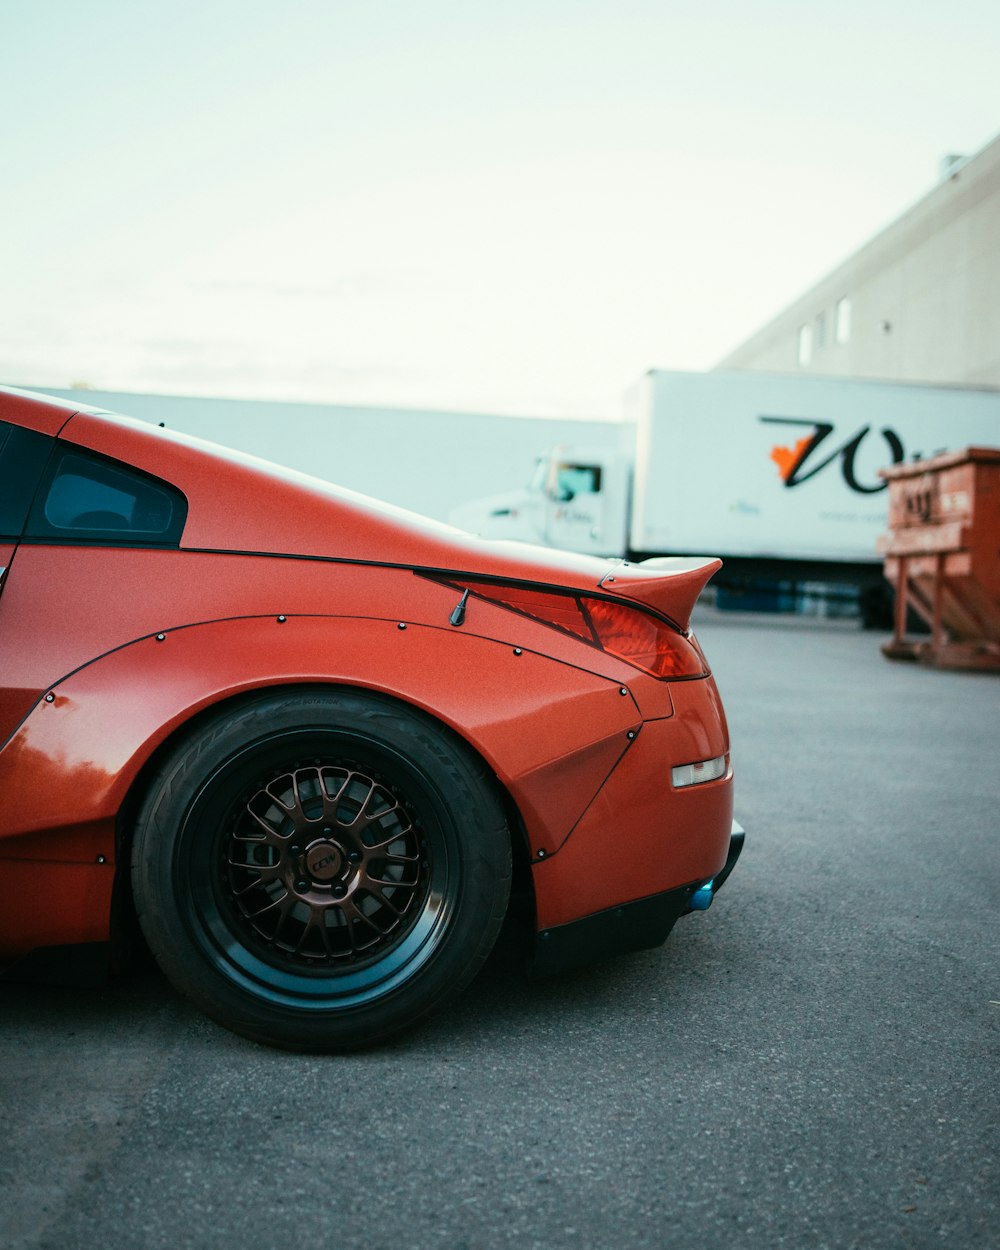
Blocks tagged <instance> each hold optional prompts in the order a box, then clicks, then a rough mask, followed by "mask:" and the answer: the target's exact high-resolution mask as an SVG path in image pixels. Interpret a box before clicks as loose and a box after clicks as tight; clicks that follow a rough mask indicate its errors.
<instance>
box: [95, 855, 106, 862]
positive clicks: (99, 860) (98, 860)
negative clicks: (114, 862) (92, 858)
mask: <svg viewBox="0 0 1000 1250" xmlns="http://www.w3.org/2000/svg"><path fill="white" fill-rule="evenodd" d="M97 862H98V863H99V864H106V863H107V862H108V861H107V858H106V857H105V856H104V855H98V857H97Z"/></svg>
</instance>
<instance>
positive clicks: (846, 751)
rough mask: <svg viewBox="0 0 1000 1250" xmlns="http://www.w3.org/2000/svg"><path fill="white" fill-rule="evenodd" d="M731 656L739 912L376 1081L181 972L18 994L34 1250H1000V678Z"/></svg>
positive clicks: (777, 630)
mask: <svg viewBox="0 0 1000 1250" xmlns="http://www.w3.org/2000/svg"><path fill="white" fill-rule="evenodd" d="M699 635H700V638H701V641H702V643H703V646H704V648H705V650H706V652H707V654H708V657H709V659H710V661H711V663H712V664H713V667H714V669H715V671H716V674H717V677H718V681H719V685H720V687H721V689H722V693H723V697H724V700H725V703H726V707H727V710H728V712H729V718H730V726H731V730H732V736H733V743H734V754H735V761H736V769H737V815H738V816H739V818H740V819H741V821H742V823H743V824H744V825H745V827H746V829H747V833H748V843H747V850H746V852H745V854H744V856H743V859H742V861H741V862H740V864H739V865H738V867H737V869H736V871H735V872H734V873H733V876H732V877H731V878H730V881H729V883H728V884H727V885H726V887H725V889H724V890H723V891H722V892H721V893H720V894H719V896H718V898H717V900H716V902H715V903H714V904H713V906H712V908H711V909H710V910H709V911H708V912H706V913H704V914H695V915H691V916H688V917H685V918H684V919H682V920H681V921H680V922H679V924H678V925H677V928H676V929H675V930H674V933H673V935H672V936H671V938H670V939H669V941H668V942H667V944H666V945H665V946H664V947H663V948H662V949H660V950H656V951H650V952H645V953H642V954H639V955H633V956H629V957H627V958H623V959H619V960H614V961H609V962H607V963H604V964H602V965H599V966H596V967H594V968H590V969H587V970H584V971H581V972H578V973H575V974H572V975H568V976H564V977H561V978H557V979H552V980H548V981H542V982H530V981H527V980H525V979H524V977H523V976H522V975H521V974H520V973H519V972H518V971H517V970H515V969H512V968H510V967H509V966H506V965H505V964H504V962H503V961H497V963H495V964H494V965H491V966H490V967H489V968H488V969H487V970H486V972H485V973H484V974H483V975H482V976H481V977H480V979H479V980H478V981H477V982H476V983H475V984H474V985H473V987H472V988H471V989H470V990H469V991H468V992H467V993H466V994H465V995H464V996H463V998H462V999H460V1000H459V1002H458V1003H457V1004H456V1005H455V1006H454V1007H453V1008H452V1009H451V1010H449V1011H448V1012H446V1013H445V1014H443V1015H441V1016H440V1017H439V1018H437V1019H435V1020H434V1021H433V1022H432V1023H431V1024H429V1025H428V1026H426V1027H424V1028H423V1029H421V1030H420V1031H419V1032H416V1033H414V1034H412V1035H411V1036H408V1037H406V1038H405V1039H404V1040H402V1041H400V1042H398V1043H396V1044H394V1045H392V1046H389V1047H382V1048H380V1049H378V1050H375V1051H372V1052H370V1053H367V1054H360V1055H355V1056H351V1057H348V1058H342V1057H341V1058H337V1057H331V1058H317V1057H309V1056H295V1055H288V1054H283V1053H279V1052H277V1051H270V1050H266V1049H264V1048H261V1047H259V1046H255V1045H253V1044H251V1043H249V1042H244V1041H242V1040H241V1039H239V1038H237V1037H234V1036H232V1035H230V1034H228V1033H226V1032H224V1031H223V1030H221V1029H218V1028H217V1027H215V1026H214V1025H212V1024H210V1023H209V1022H207V1021H206V1020H204V1019H202V1018H201V1017H200V1016H199V1015H198V1014H197V1013H196V1012H195V1011H194V1009H193V1008H191V1007H189V1006H188V1005H187V1004H186V1003H184V1002H183V1001H181V1000H180V999H179V998H177V997H176V995H175V994H174V993H173V991H172V990H171V989H170V987H169V986H168V985H167V984H166V983H165V982H164V981H163V980H162V979H161V978H160V977H159V975H158V974H157V973H156V972H155V971H151V970H146V971H144V972H141V973H138V974H134V975H132V976H130V977H128V978H125V979H122V980H119V981H117V982H115V983H113V984H112V985H110V986H109V987H108V988H107V989H104V990H99V991H70V990H57V989H42V988H37V987H30V986H23V985H15V986H6V987H4V988H3V989H2V990H0V1012H2V1021H0V1046H2V1049H3V1057H2V1065H0V1127H2V1132H0V1250H49V1248H51V1250H92V1248H93V1247H104V1248H111V1250H114V1248H116V1247H123V1248H126V1247H127V1248H128V1250H154V1248H155V1250H186V1248H188V1247H192V1248H195V1247H196V1248H199V1250H200V1248H201V1247H212V1248H213V1250H229V1248H230V1247H234V1248H235V1247H239V1250H275V1248H276V1247H284V1246H293V1247H295V1248H296V1250H310V1248H311V1247H334V1248H336V1250H355V1248H357V1250H362V1248H363V1250H390V1248H392V1250H406V1248H412V1250H424V1248H428V1250H429V1248H430V1247H442V1246H446V1247H448V1248H449V1250H492V1248H493V1247H515V1246H516V1247H518V1250H531V1248H533V1247H545V1248H546V1250H555V1248H559V1247H601V1248H603V1247H616V1248H620V1247H628V1248H630V1250H631V1248H632V1247H636V1248H645V1247H649V1248H650V1250H652V1248H656V1250H663V1248H669V1247H679V1248H687V1247H691V1248H695V1247H697V1248H698V1250H715V1248H716V1247H720V1248H721V1247H727V1248H730V1247H732V1248H734V1250H756V1248H757V1247H761V1248H763V1247H768V1248H771V1247H794V1248H795V1250H812V1248H814V1247H815V1248H819V1247H831V1248H836V1250H854V1248H856V1247H857V1248H861V1247H864V1248H866V1250H895V1248H897V1247H898V1248H900V1250H905V1248H917V1247H935V1248H942V1250H991V1248H993V1247H997V1246H1000V1168H998V1159H1000V1116H998V1106H997V1103H998V1091H1000V1064H998V1056H1000V1044H998V1043H1000V963H998V953H1000V950H998V948H1000V920H998V888H1000V815H998V812H1000V750H998V742H1000V734H998V727H1000V716H998V713H1000V677H996V676H989V675H981V674H963V673H946V672H937V671H933V670H928V669H925V668H922V667H919V666H916V665H911V664H899V663H891V662H889V661H887V660H885V659H883V658H882V656H881V654H880V652H879V646H878V644H879V642H880V641H881V637H880V636H879V635H873V634H869V633H864V632H862V631H860V630H859V629H857V628H855V627H854V626H852V625H848V624H844V623H837V622H829V623H823V622H819V623H817V622H808V621H803V620H777V619H775V618H759V617H727V616H725V615H713V614H708V613H705V614H703V616H702V619H701V620H700V622H699ZM0 905H2V899H0Z"/></svg>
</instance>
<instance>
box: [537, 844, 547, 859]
mask: <svg viewBox="0 0 1000 1250" xmlns="http://www.w3.org/2000/svg"><path fill="white" fill-rule="evenodd" d="M545 854H546V852H545V848H544V847H541V848H540V849H539V852H538V858H539V859H544V858H545Z"/></svg>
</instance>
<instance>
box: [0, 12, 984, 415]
mask: <svg viewBox="0 0 1000 1250" xmlns="http://www.w3.org/2000/svg"><path fill="white" fill-rule="evenodd" d="M0 50H2V73H0V118H2V121H0V171H2V173H0V177H2V194H0V292H2V300H0V382H6V383H10V384H14V385H21V386H30V385H38V386H41V385H50V386H67V385H70V384H72V383H75V382H80V381H84V382H89V383H90V384H92V385H93V386H95V387H98V388H103V389H112V390H137V391H154V392H164V393H175V394H189V395H217V396H230V397H253V398H276V399H303V400H317V401H321V402H327V403H351V404H358V403H360V404H374V405H387V406H406V407H436V408H450V409H458V410H481V411H493V412H505V413H524V414H535V415H567V416H602V417H613V416H616V415H618V412H619V409H620V403H621V395H622V392H623V391H624V389H625V388H626V386H627V385H628V384H629V383H630V382H632V381H633V380H634V379H635V378H637V377H638V376H639V375H640V374H641V373H642V372H643V371H645V370H646V369H648V368H652V367H657V368H679V369H703V368H709V367H711V366H712V365H713V364H714V363H715V362H716V361H717V360H718V359H719V358H720V357H721V356H723V355H724V354H725V353H726V352H727V351H729V350H730V349H731V348H732V347H734V346H735V345H736V344H737V343H739V342H740V341H741V340H742V339H744V338H746V337H748V336H749V335H750V334H751V333H752V332H753V331H754V330H755V329H757V328H758V327H759V326H760V325H761V324H762V323H763V322H765V321H767V320H768V319H769V318H770V317H771V316H773V315H774V314H775V313H777V312H778V311H780V309H781V308H782V307H784V306H785V305H786V304H788V303H789V302H790V301H791V300H792V299H793V298H795V297H796V296H797V295H799V294H800V293H801V292H802V291H803V290H805V289H807V288H808V287H809V286H810V285H811V284H812V283H813V282H814V281H815V280H817V279H818V278H820V277H821V276H822V275H823V274H824V273H825V272H827V271H828V270H829V269H831V268H832V267H833V266H834V265H835V264H837V263H838V262H839V261H841V260H842V259H844V258H845V257H846V256H848V255H849V254H850V253H851V252H853V251H854V250H855V249H856V248H857V247H858V246H859V245H860V244H862V243H864V242H865V241H866V240H867V239H868V238H870V237H871V235H872V234H874V233H875V232H876V231H878V230H879V229H881V228H882V227H883V226H885V225H887V224H889V222H891V221H892V220H893V219H894V218H896V217H897V216H899V215H900V213H902V212H903V211H905V210H906V209H907V208H908V207H910V205H912V204H913V203H914V202H915V201H916V200H918V199H919V198H920V197H921V196H922V195H924V194H925V193H926V192H927V191H929V190H930V189H931V188H932V187H933V185H934V183H935V181H936V178H937V171H938V165H939V162H940V160H941V158H942V157H943V156H944V155H945V154H946V153H949V152H962V153H966V154H971V153H973V152H975V151H976V150H978V149H979V148H981V147H982V146H983V145H984V144H986V143H987V142H988V141H989V140H990V139H991V138H993V137H994V135H995V134H996V133H997V132H998V131H1000V71H998V69H997V66H998V65H1000V4H998V3H997V0H951V2H950V3H948V4H947V5H945V4H934V5H927V6H918V5H915V4H913V3H912V0H908V2H907V3H902V0H883V2H881V3H880V2H879V0H841V2H840V3H836V4H834V3H830V0H824V2H822V3H813V2H812V0H796V2H792V0H763V2H754V0H744V2H742V3H741V2H740V0H701V2H699V3H676V2H673V0H660V2H659V3H654V2H652V0H535V2H534V3H527V2H526V0H493V2H492V3H484V2H482V0H426V2H425V0H411V2H408V3H407V2H405V0H395V2H390V0H365V2H361V0H328V2H327V3H320V2H318V0H280V2H272V0H200V2H197V3H192V2H190V0H171V2H170V3H168V4H163V3H156V4H153V3H147V2H145V0H0Z"/></svg>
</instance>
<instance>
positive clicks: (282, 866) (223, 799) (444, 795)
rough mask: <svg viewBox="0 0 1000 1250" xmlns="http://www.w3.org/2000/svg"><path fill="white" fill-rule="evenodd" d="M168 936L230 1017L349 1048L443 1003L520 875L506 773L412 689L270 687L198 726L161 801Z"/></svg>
mask: <svg viewBox="0 0 1000 1250" xmlns="http://www.w3.org/2000/svg"><path fill="white" fill-rule="evenodd" d="M132 875H133V890H134V894H135V899H136V907H137V912H138V915H139V920H140V923H141V925H142V928H143V931H144V933H145V935H146V940H147V941H148V943H149V945H150V948H151V949H152V951H153V953H154V955H155V956H156V958H157V960H158V961H159V962H160V964H161V965H162V967H163V968H164V970H165V971H166V972H167V974H168V976H169V977H170V978H171V980H172V981H173V982H174V984H175V985H176V986H177V987H178V988H179V989H180V990H181V991H182V992H184V993H186V994H187V995H188V996H189V997H191V998H192V999H193V1000H194V1001H195V1002H196V1003H198V1005H199V1006H201V1008H202V1009H203V1010H204V1011H205V1012H206V1013H207V1014H208V1015H210V1016H212V1017H213V1018H214V1019H215V1020H217V1021H218V1022H219V1023H221V1024H223V1025H225V1026H226V1027H228V1028H231V1029H233V1030H234V1031H235V1032H238V1033H241V1034H243V1035H244V1036H246V1037H250V1038H253V1039H254V1040H257V1041H262V1042H267V1043H270V1044H274V1045H278V1046H284V1047H287V1048H289V1049H296V1050H316V1051H330V1050H349V1049H354V1048H356V1047H358V1046H363V1045H367V1044H371V1043H374V1042H376V1041H378V1040H380V1039H382V1038H385V1037H388V1036H390V1035H392V1034H393V1033H396V1032H398V1031H400V1030H401V1029H404V1028H406V1027H409V1026H410V1025H412V1024H415V1023H416V1022H417V1021H418V1020H419V1019H421V1018H422V1017H423V1016H425V1015H426V1014H427V1013H428V1012H430V1011H432V1010H435V1009H437V1008H438V1007H440V1006H441V1005H443V1003H444V1002H445V1001H447V999H449V998H450V997H451V996H452V995H453V994H454V993H455V992H457V991H458V990H459V989H460V988H462V987H463V986H464V985H465V984H467V983H468V981H469V980H471V978H472V977H473V976H474V975H475V973H476V971H478V969H479V968H480V967H481V965H482V963H483V962H484V960H485V959H486V956H487V955H488V954H489V951H490V949H491V948H492V946H493V943H494V941H495V939H496V935H497V932H498V931H499V927H500V924H501V922H502V920H503V916H504V912H505V909H506V904H507V898H508V894H509V889H510V836H509V833H508V830H507V827H506V824H505V821H504V816H503V810H502V807H501V804H500V801H499V798H498V795H497V792H496V782H495V780H494V779H493V778H492V777H491V776H489V775H488V774H487V773H486V770H485V769H484V767H483V765H482V763H481V761H479V760H478V758H477V757H475V756H474V755H473V754H472V753H471V752H470V751H469V750H468V748H467V747H466V746H465V744H463V743H461V742H460V741H459V740H458V739H456V738H455V737H454V736H453V735H452V734H450V733H449V732H448V731H446V730H445V729H443V728H442V727H441V726H439V725H437V724H436V723H435V722H434V721H432V720H431V719H430V718H428V717H426V716H424V715H423V714H422V713H419V712H417V711H415V710H414V709H411V708H409V707H407V706H406V705H405V704H400V703H397V702H396V701H394V700H390V699H387V698H383V697H380V696H375V695H368V694H360V693H356V692H346V691H331V690H315V691H313V690H310V691H296V692H291V693H289V692H283V693H279V694H270V695H263V696H260V697H258V698H255V699H254V700H252V701H250V702H249V703H245V704H241V705H240V706H239V707H237V708H236V709H234V710H230V711H227V712H223V713H222V714H220V715H219V716H218V717H216V718H215V719H213V720H211V721H209V722H208V723H206V724H203V725H202V726H201V727H200V728H199V729H197V730H196V731H195V732H194V733H193V734H192V735H191V736H190V737H189V738H187V739H186V740H185V741H184V742H183V743H182V744H181V745H180V746H179V747H178V748H177V750H176V751H175V752H174V754H173V755H172V756H171V757H170V758H169V759H168V761H167V762H166V764H165V765H164V767H163V768H162V769H161V770H160V772H159V774H158V776H157V778H156V780H155V782H154V784H153V786H152V788H151V790H150V792H149V794H148V796H147V798H146V801H145V803H144V805H143V807H142V810H141V813H140V816H139V820H138V823H137V828H136V833H135V838H134V842H133V853H132Z"/></svg>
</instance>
